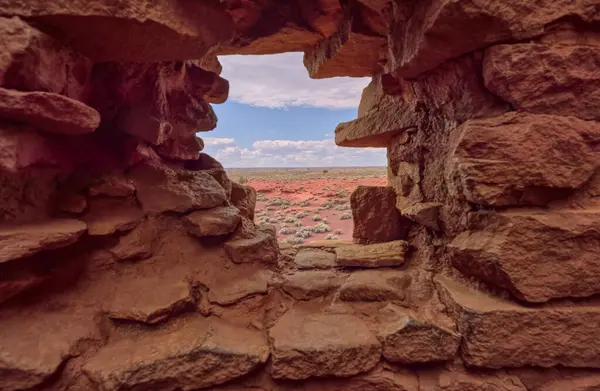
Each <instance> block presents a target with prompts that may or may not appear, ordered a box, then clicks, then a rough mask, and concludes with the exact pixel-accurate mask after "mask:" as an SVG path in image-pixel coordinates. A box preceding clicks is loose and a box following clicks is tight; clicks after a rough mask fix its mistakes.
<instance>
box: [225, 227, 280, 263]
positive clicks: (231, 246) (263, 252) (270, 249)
mask: <svg viewBox="0 0 600 391" xmlns="http://www.w3.org/2000/svg"><path fill="white" fill-rule="evenodd" d="M225 252H226V253H227V255H228V256H229V258H230V259H231V260H232V261H233V262H235V263H253V262H262V263H276V262H277V259H278V257H279V250H278V247H277V240H275V237H273V236H272V235H268V234H266V233H260V232H259V233H257V234H256V236H254V237H252V238H248V239H245V238H242V239H234V240H230V241H228V242H225Z"/></svg>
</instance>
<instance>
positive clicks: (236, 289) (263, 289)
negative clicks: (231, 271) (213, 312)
mask: <svg viewBox="0 0 600 391" xmlns="http://www.w3.org/2000/svg"><path fill="white" fill-rule="evenodd" d="M268 283H269V275H268V273H267V271H265V270H259V271H256V272H254V273H252V274H250V275H248V276H244V277H238V278H232V279H229V280H227V281H217V282H216V283H215V284H210V285H209V286H208V288H209V291H208V301H210V302H211V303H216V304H220V305H230V304H235V303H237V302H238V301H240V300H242V299H243V298H245V297H248V296H252V295H262V294H265V293H267V289H268Z"/></svg>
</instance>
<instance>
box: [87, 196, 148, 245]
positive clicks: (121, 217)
mask: <svg viewBox="0 0 600 391" xmlns="http://www.w3.org/2000/svg"><path fill="white" fill-rule="evenodd" d="M82 218H83V220H84V221H85V222H86V223H87V225H88V234H89V235H92V236H103V235H112V234H114V233H117V232H120V231H128V230H130V229H133V228H135V227H136V226H137V225H138V224H139V223H140V222H141V221H142V219H143V218H144V213H143V212H142V210H141V209H140V208H139V207H138V206H137V205H136V204H135V202H134V201H133V200H128V199H121V198H112V197H100V198H92V199H90V200H89V212H88V213H86V214H85V215H84V216H83V217H82Z"/></svg>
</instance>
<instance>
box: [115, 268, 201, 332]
mask: <svg viewBox="0 0 600 391" xmlns="http://www.w3.org/2000/svg"><path fill="white" fill-rule="evenodd" d="M193 303H194V298H193V296H192V294H191V290H190V286H189V283H188V282H186V281H179V280H172V279H171V278H169V277H165V276H156V277H150V278H149V277H139V278H132V279H128V280H126V281H123V282H122V283H121V284H120V285H119V287H118V288H117V289H116V291H115V293H114V296H113V298H112V300H111V301H110V302H109V303H107V304H105V306H104V310H105V311H106V312H107V314H108V316H109V317H110V318H112V319H121V320H130V321H136V322H142V323H148V324H155V323H159V322H161V321H163V320H165V319H167V318H169V317H170V316H172V315H175V314H178V313H180V312H182V311H184V310H185V309H186V308H188V307H189V306H190V305H192V304H193Z"/></svg>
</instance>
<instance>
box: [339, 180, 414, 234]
mask: <svg viewBox="0 0 600 391" xmlns="http://www.w3.org/2000/svg"><path fill="white" fill-rule="evenodd" d="M350 205H351V207H352V217H353V219H354V231H353V232H352V237H353V238H354V241H355V242H356V243H362V244H369V243H380V242H389V241H392V240H396V239H404V236H405V235H406V231H407V229H408V225H407V223H406V221H405V220H404V219H403V218H402V216H400V213H399V212H398V210H396V193H395V192H394V189H392V188H391V187H376V186H358V187H357V188H356V190H354V192H352V195H351V196H350Z"/></svg>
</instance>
